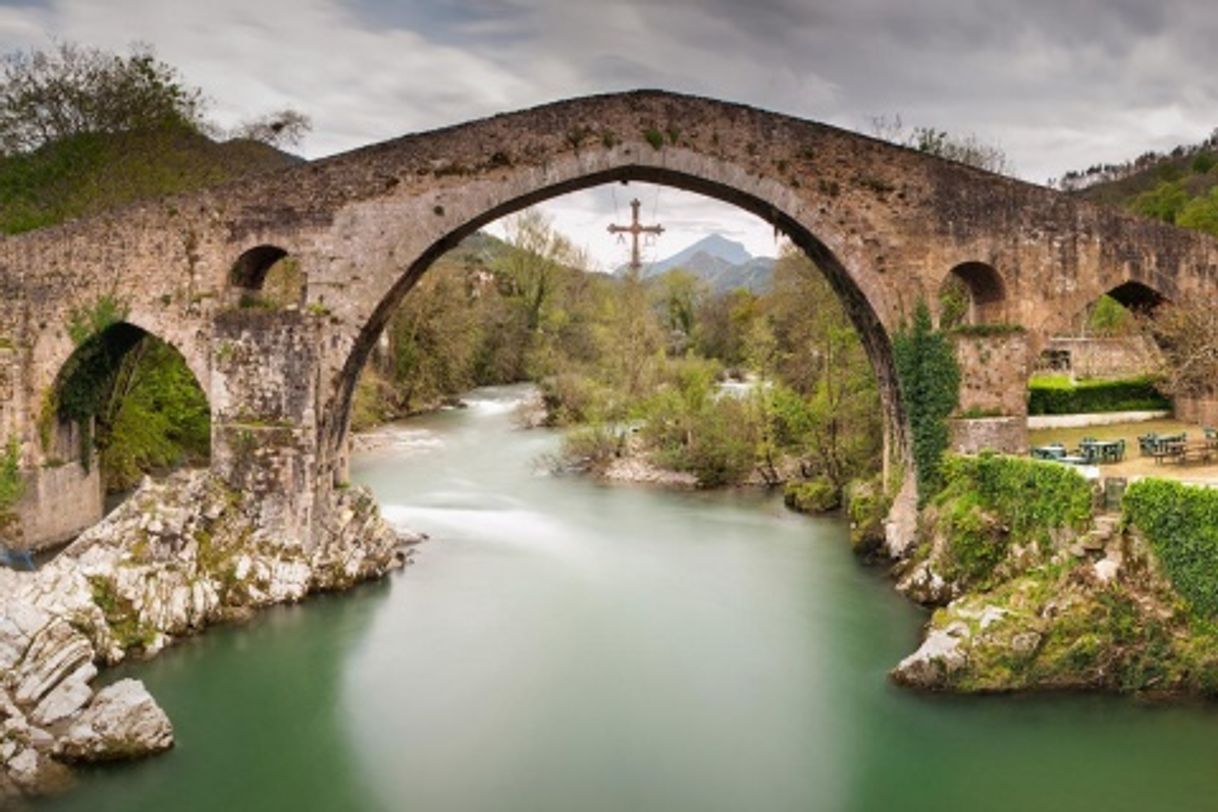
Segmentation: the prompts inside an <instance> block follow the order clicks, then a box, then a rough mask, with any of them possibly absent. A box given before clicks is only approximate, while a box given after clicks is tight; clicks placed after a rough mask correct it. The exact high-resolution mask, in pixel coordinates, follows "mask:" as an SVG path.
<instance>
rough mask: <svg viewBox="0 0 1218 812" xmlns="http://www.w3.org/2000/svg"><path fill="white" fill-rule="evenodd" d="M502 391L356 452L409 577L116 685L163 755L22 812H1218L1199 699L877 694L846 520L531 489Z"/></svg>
mask: <svg viewBox="0 0 1218 812" xmlns="http://www.w3.org/2000/svg"><path fill="white" fill-rule="evenodd" d="M522 393H523V390H522V389H520V388H511V387H509V388H498V389H487V390H479V391H477V392H475V393H473V394H472V395H471V396H470V403H471V408H469V409H464V410H456V411H450V412H444V413H441V414H436V415H432V416H428V417H425V418H420V419H415V420H411V421H409V422H407V423H404V424H401V425H399V426H397V427H394V428H393V429H392V430H391V435H392V437H393V439H394V443H393V444H392V445H391V446H389V447H387V448H383V449H381V450H379V451H375V452H368V453H365V454H363V455H361V456H360V457H359V458H358V459H357V460H356V463H355V465H354V470H353V475H354V478H355V479H356V480H358V481H359V482H362V483H364V484H367V485H369V486H370V487H371V488H372V489H373V490H374V491H375V492H376V494H377V496H378V498H379V499H380V501H381V504H382V505H383V506H384V509H385V512H386V514H387V516H388V517H389V518H390V519H391V520H393V521H395V522H400V523H402V524H403V525H408V526H411V527H415V528H419V529H421V530H424V531H426V532H428V533H430V534H431V535H432V537H433V540H432V541H430V542H427V543H425V544H424V545H422V546H421V547H419V548H418V549H417V554H416V563H415V565H414V566H412V567H410V568H408V569H407V570H406V571H405V572H403V573H400V574H397V575H395V576H393V577H392V578H390V579H389V580H388V581H387V582H384V583H380V584H376V585H372V586H369V587H365V588H362V589H360V590H357V591H356V592H354V593H350V594H347V595H343V596H329V597H322V598H318V599H315V600H310V601H308V602H306V603H305V604H304V605H301V606H296V607H289V608H281V609H276V610H272V611H270V612H267V613H265V614H263V615H261V616H260V617H259V618H258V619H256V620H255V621H253V622H252V623H250V624H248V625H245V626H240V627H232V628H221V629H215V630H213V631H211V632H209V633H208V634H206V635H204V636H202V637H200V638H198V639H195V640H191V641H187V642H186V643H184V644H183V645H181V646H179V647H178V648H176V649H174V650H171V651H169V652H166V653H165V654H164V655H162V656H161V657H160V658H158V659H156V660H154V661H152V662H150V663H144V664H139V665H133V666H128V667H125V668H124V669H120V670H118V671H117V672H111V673H110V674H108V675H107V676H108V678H111V679H113V678H116V677H118V676H124V675H128V674H131V675H135V676H138V677H140V678H142V679H143V680H145V681H146V682H147V684H148V686H149V688H150V689H151V690H152V692H153V694H154V695H156V696H157V698H158V699H159V700H160V701H161V703H162V704H163V705H164V707H165V709H166V710H167V711H168V712H169V714H170V716H171V717H172V718H173V720H174V724H175V726H176V729H177V738H178V746H177V748H176V749H175V750H174V751H172V752H171V753H169V754H168V755H165V756H163V757H160V758H155V759H151V760H148V761H145V762H142V763H137V764H132V765H125V766H118V767H107V768H99V769H93V770H89V771H87V772H86V773H84V774H83V776H82V779H81V780H80V782H79V787H78V788H77V789H76V790H75V791H74V792H72V793H70V794H69V795H67V796H64V797H61V798H59V799H55V800H52V801H49V802H45V803H41V804H39V805H38V806H37V809H39V810H43V809H46V810H90V812H98V810H114V811H115V812H120V811H121V812H137V811H139V810H149V812H152V811H154V810H155V812H162V811H169V810H173V811H180V812H192V811H193V810H223V811H224V812H244V811H245V810H417V811H419V812H433V811H434V812H440V811H444V812H447V811H448V810H454V811H456V810H462V811H464V810H504V811H505V812H507V811H511V812H515V811H516V810H519V812H548V811H549V810H564V811H566V810H592V811H593V812H599V811H600V810H605V811H606V812H607V811H608V810H640V811H641V810H647V811H650V810H656V812H661V811H663V812H684V810H698V811H699V812H706V811H707V810H750V811H752V810H761V811H766V810H936V812H943V811H944V810H974V809H977V810H1074V809H1080V810H1083V809H1086V810H1090V809H1103V810H1212V809H1218V712H1216V708H1215V706H1213V705H1187V706H1155V705H1146V704H1140V703H1138V702H1136V701H1133V700H1128V699H1119V698H1109V697H1084V696H1073V697H1053V698H1046V697H1040V698H1009V697H1007V698H995V697H989V698H971V699H970V698H955V697H942V696H921V695H918V694H914V693H910V692H907V691H904V690H901V689H897V688H895V687H893V686H891V685H890V684H889V683H888V682H887V680H886V677H885V674H886V671H887V669H888V668H890V667H891V666H892V665H893V664H895V663H896V662H897V661H898V660H899V659H900V658H901V657H902V656H904V655H905V654H907V653H908V652H910V651H911V650H913V648H914V647H915V646H916V643H917V637H918V628H919V626H920V624H921V623H922V622H923V620H924V615H923V614H922V613H921V611H920V610H918V609H917V608H916V607H914V606H913V605H912V604H910V603H908V602H907V601H905V600H904V599H903V598H901V597H900V596H898V595H897V594H896V593H895V592H894V591H893V590H892V588H891V585H890V583H889V581H888V580H887V579H886V578H885V577H884V576H883V574H882V573H881V572H879V571H877V570H869V569H867V568H864V567H862V566H860V565H859V564H858V563H857V562H856V561H855V560H854V559H853V558H852V556H851V554H850V552H849V549H848V543H847V538H846V536H847V532H846V528H845V526H844V525H843V523H842V522H841V521H840V520H836V519H810V518H807V517H802V516H797V515H795V514H792V513H789V512H787V511H785V510H784V509H783V507H782V505H781V502H780V501H779V500H777V499H776V498H773V497H766V496H761V495H758V494H752V495H740V494H724V493H674V492H666V491H660V490H652V489H648V488H645V487H633V486H613V487H610V486H604V485H599V484H596V483H593V482H589V481H586V480H581V479H579V478H574V477H558V478H556V477H551V476H546V475H543V474H540V473H538V472H537V468H538V466H537V465H536V461H537V459H538V458H539V457H541V456H542V455H544V454H546V453H551V452H553V451H554V450H555V449H556V447H557V443H558V437H557V435H556V434H554V433H551V432H546V431H542V430H533V431H522V430H516V429H513V427H512V423H511V420H510V416H509V412H510V409H511V406H512V404H513V402H514V401H515V400H516V399H518V398H519V397H520V396H521V395H522Z"/></svg>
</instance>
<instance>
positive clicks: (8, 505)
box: [0, 437, 25, 515]
mask: <svg viewBox="0 0 1218 812" xmlns="http://www.w3.org/2000/svg"><path fill="white" fill-rule="evenodd" d="M24 494H25V477H24V476H22V474H21V444H20V443H18V442H17V438H16V437H9V438H8V441H7V442H5V444H4V448H3V449H2V450H0V515H3V514H7V513H8V512H9V511H10V510H11V509H12V508H13V507H15V506H16V504H17V502H19V501H20V500H21V497H22V496H23V495H24Z"/></svg>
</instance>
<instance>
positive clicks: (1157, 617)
mask: <svg viewBox="0 0 1218 812" xmlns="http://www.w3.org/2000/svg"><path fill="white" fill-rule="evenodd" d="M1045 466H1046V464H1041V463H1032V462H1030V461H1026V460H1012V459H1010V458H1007V459H1005V460H1004V459H1002V458H994V459H992V460H989V461H984V460H983V461H977V460H974V461H972V462H967V463H957V464H956V468H957V471H956V473H955V474H954V475H953V476H954V477H955V481H954V482H953V483H952V484H949V486H948V489H947V490H946V491H945V493H944V495H943V496H942V497H941V498H940V499H939V500H937V501H936V502H935V503H934V504H932V505H931V506H929V507H928V508H927V509H926V510H925V511H924V513H923V516H922V529H923V538H922V539H921V544H920V546H919V550H918V552H917V553H916V554H915V556H914V557H913V558H912V559H910V560H908V561H906V562H903V563H902V564H900V565H898V574H899V581H898V588H899V589H900V590H901V591H902V592H904V593H905V594H907V595H909V596H910V597H911V598H913V599H915V600H917V601H919V602H921V603H923V604H925V605H927V606H932V607H936V610H935V612H934V614H933V616H932V618H931V620H930V622H929V624H928V626H927V629H926V635H925V639H924V641H923V642H922V644H921V646H920V647H919V648H918V650H917V651H915V652H914V653H913V654H911V655H909V656H908V657H906V658H905V659H904V660H902V661H901V663H900V664H899V665H898V666H897V667H896V668H895V669H894V670H893V672H892V676H893V678H894V679H895V680H896V681H897V682H898V683H901V684H905V685H909V686H913V687H917V688H922V689H927V690H936V691H939V690H942V691H954V692H963V693H988V692H1008V691H1047V690H1100V691H1114V692H1125V693H1134V692H1136V693H1143V694H1154V695H1198V694H1203V695H1214V694H1218V633H1216V632H1215V626H1214V623H1213V621H1212V618H1210V617H1209V616H1207V614H1206V613H1205V612H1204V611H1203V607H1201V606H1199V605H1198V603H1197V602H1196V601H1190V600H1189V599H1188V596H1187V594H1186V589H1184V588H1182V585H1181V584H1180V583H1176V582H1173V579H1172V577H1171V573H1170V571H1169V570H1170V568H1169V567H1167V566H1165V563H1164V559H1163V556H1162V555H1161V554H1160V553H1161V552H1162V551H1161V550H1158V549H1156V545H1155V544H1153V543H1152V542H1151V540H1149V539H1148V538H1147V535H1146V533H1145V532H1144V530H1143V528H1141V527H1139V526H1138V525H1137V522H1136V521H1135V519H1136V518H1137V517H1135V516H1131V515H1130V514H1129V512H1128V508H1127V510H1126V512H1125V513H1124V514H1117V513H1107V514H1104V513H1100V514H1095V513H1094V512H1093V511H1092V510H1091V509H1090V498H1091V496H1090V494H1089V492H1088V488H1087V486H1086V485H1085V483H1084V482H1083V481H1082V478H1081V477H1077V475H1075V474H1074V472H1072V471H1070V470H1069V469H1066V468H1064V467H1061V466H1053V467H1045ZM966 468H970V469H971V471H968V472H965V469H966ZM1050 480H1053V481H1050ZM1072 480H1074V481H1072ZM1174 487H1176V488H1180V487H1183V486H1174ZM1003 494H1005V496H1004V495H1003ZM1177 516H1178V517H1183V514H1182V513H1181V512H1177ZM1184 521H1186V522H1188V521H1190V520H1189V519H1188V518H1187V517H1184ZM1194 527H1195V528H1196V533H1195V534H1193V535H1194V536H1195V537H1200V536H1203V535H1206V534H1207V533H1209V532H1210V531H1207V530H1206V529H1205V528H1204V527H1202V526H1201V525H1200V524H1196V525H1194ZM1192 547H1193V549H1192V550H1191V552H1189V553H1188V555H1189V556H1190V557H1191V558H1193V559H1196V558H1197V557H1198V556H1204V555H1205V553H1204V551H1203V550H1204V548H1203V545H1201V544H1197V543H1194V544H1193V545H1192ZM1191 563H1197V562H1191ZM1211 563H1212V562H1211ZM1202 569H1203V570H1210V569H1211V567H1209V566H1203V567H1202ZM1208 578H1209V579H1210V583H1209V584H1205V585H1204V588H1205V589H1206V591H1207V592H1208V591H1209V589H1210V587H1211V586H1212V585H1214V584H1218V574H1213V573H1212V572H1211V573H1210V574H1209V575H1208ZM1177 580H1178V579H1177Z"/></svg>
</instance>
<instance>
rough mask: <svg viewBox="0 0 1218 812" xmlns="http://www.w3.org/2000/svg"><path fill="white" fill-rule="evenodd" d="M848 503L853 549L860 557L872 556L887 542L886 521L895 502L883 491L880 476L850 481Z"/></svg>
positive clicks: (846, 495) (846, 498) (847, 511)
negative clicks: (885, 537)
mask: <svg viewBox="0 0 1218 812" xmlns="http://www.w3.org/2000/svg"><path fill="white" fill-rule="evenodd" d="M845 500H846V513H847V514H849V516H850V546H851V547H852V548H853V549H854V551H855V552H856V553H858V554H860V555H870V554H871V553H873V552H875V551H876V550H878V549H879V548H880V546H881V545H882V544H883V543H884V520H885V519H887V518H888V510H889V508H891V507H892V499H891V497H889V496H888V495H887V494H886V493H885V492H884V485H883V483H882V482H881V480H880V477H879V476H878V475H877V476H874V477H872V478H871V479H867V480H860V479H856V480H854V481H853V482H851V483H850V485H849V486H848V487H847V488H846V494H845Z"/></svg>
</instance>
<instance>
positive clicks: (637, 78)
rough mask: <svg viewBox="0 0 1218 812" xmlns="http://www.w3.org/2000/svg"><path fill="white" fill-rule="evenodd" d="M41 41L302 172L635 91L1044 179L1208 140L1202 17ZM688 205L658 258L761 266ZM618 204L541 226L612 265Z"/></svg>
mask: <svg viewBox="0 0 1218 812" xmlns="http://www.w3.org/2000/svg"><path fill="white" fill-rule="evenodd" d="M49 36H55V37H60V38H65V39H71V40H76V41H80V42H83V43H87V44H91V45H97V46H100V47H103V48H108V49H116V50H122V49H125V48H126V47H127V45H128V44H129V43H131V42H132V41H135V40H142V41H145V42H148V43H151V44H152V45H154V46H155V48H156V50H157V53H158V55H159V56H160V57H161V58H162V59H164V60H165V61H167V62H169V63H171V64H173V65H175V66H177V67H178V68H180V69H181V70H182V72H183V74H184V75H185V76H186V78H187V79H188V80H189V81H190V82H192V83H194V84H197V85H199V86H201V87H203V89H204V90H205V92H206V93H207V94H208V95H209V96H210V97H211V99H212V100H213V102H214V106H213V116H214V118H215V119H216V120H217V121H219V122H220V123H222V124H232V123H235V122H236V121H238V120H240V119H242V118H247V117H251V116H254V115H257V114H258V113H261V112H266V111H268V110H271V109H275V108H281V107H284V106H290V107H295V108H298V109H300V110H302V111H304V112H306V113H308V114H309V115H310V116H311V117H312V119H313V122H314V131H313V133H312V135H311V136H310V137H309V138H308V140H307V141H306V143H305V144H303V146H302V149H301V151H302V152H303V153H304V154H306V155H307V156H309V157H317V156H322V155H327V154H331V153H334V152H338V151H342V150H346V149H350V148H352V147H356V146H360V145H362V144H366V143H370V142H374V141H379V140H383V139H385V138H390V137H393V136H397V135H402V134H404V133H408V132H413V131H418V130H422V129H429V128H432V127H438V126H443V125H447V124H452V123H456V122H460V121H464V120H467V119H470V118H475V117H480V116H484V115H489V114H493V113H497V112H502V111H505V110H511V109H516V108H521V107H525V106H529V105H533V104H539V103H543V102H547V101H552V100H555V99H559V98H563V97H567V96H573V95H582V94H586V93H595V92H603V91H608V90H622V89H629V88H638V87H658V88H665V89H670V90H677V91H686V92H692V93H698V94H704V95H709V96H714V97H718V98H722V99H728V100H732V101H740V102H745V103H748V104H753V105H756V106H759V107H764V108H768V109H772V110H778V111H781V112H785V113H791V114H794V115H798V116H801V117H805V118H811V119H816V120H820V121H826V122H829V123H832V124H837V125H839V126H843V127H847V128H850V129H857V130H864V131H866V130H867V129H868V128H869V126H870V125H869V122H870V120H871V118H872V117H874V116H877V115H889V116H891V115H894V114H899V115H900V116H901V117H902V118H903V120H904V121H905V122H906V123H908V124H911V125H933V126H936V127H940V128H943V129H946V130H948V131H950V132H953V133H959V134H967V133H975V134H976V135H977V136H979V137H980V138H981V139H982V140H985V141H989V142H993V143H997V144H1000V145H1001V146H1002V147H1003V148H1004V149H1005V150H1006V152H1007V154H1008V155H1009V157H1010V158H1011V161H1012V163H1013V164H1014V166H1015V169H1016V171H1017V172H1018V173H1019V174H1020V175H1021V176H1022V177H1024V178H1026V179H1028V180H1032V181H1036V182H1044V181H1045V180H1046V179H1047V178H1049V177H1052V176H1057V175H1060V174H1061V173H1062V172H1064V171H1066V170H1068V169H1072V168H1085V167H1086V166H1087V165H1089V164H1091V163H1095V162H1099V161H1110V160H1111V161H1120V160H1124V159H1127V158H1130V157H1133V156H1136V155H1137V154H1139V153H1141V152H1143V151H1145V150H1147V149H1166V148H1170V147H1171V146H1174V145H1175V144H1177V143H1181V142H1194V141H1198V140H1200V139H1202V138H1204V137H1205V136H1206V135H1207V134H1209V132H1210V131H1211V130H1213V129H1214V128H1215V127H1216V126H1218V81H1215V80H1214V77H1215V76H1218V48H1215V47H1214V43H1215V42H1218V3H1216V2H1213V0H1115V1H1112V2H1105V1H1104V0H1019V1H1018V2H1012V0H922V1H921V2H919V0H832V2H830V1H829V0H643V1H642V2H619V3H615V2H612V1H611V0H603V1H602V2H583V1H582V0H426V1H425V0H406V1H405V2H399V1H397V0H345V1H344V0H189V1H183V0H32V1H31V2H24V1H23V0H17V1H16V2H14V0H0V46H2V47H3V50H5V51H10V50H13V49H15V48H19V47H28V46H43V45H45V44H46V43H47V41H48V37H49ZM635 194H637V195H638V196H639V197H640V199H643V200H644V203H645V206H644V214H645V215H647V216H648V217H650V216H651V214H652V212H651V211H650V210H649V208H650V207H651V204H652V198H653V197H655V194H654V189H653V188H652V187H647V186H642V185H638V184H635V185H632V186H631V187H630V188H629V189H627V190H624V191H623V190H622V189H620V188H619V189H618V190H616V198H617V200H616V202H617V204H618V212H617V214H618V216H619V217H625V216H627V215H628V213H629V208H628V205H627V203H628V199H629V197H630V196H631V195H635ZM691 201H693V198H691V197H689V196H686V195H683V194H681V193H678V192H676V191H674V190H669V189H665V190H662V191H660V193H659V195H658V206H656V210H655V215H656V216H658V217H659V218H660V219H661V220H662V221H665V222H666V223H667V224H669V225H670V228H671V230H670V232H669V233H667V234H665V235H664V236H663V237H662V238H661V241H662V242H661V244H658V245H657V246H656V247H655V248H654V250H655V251H658V253H659V254H662V255H666V254H669V253H673V252H675V251H676V250H678V249H679V248H681V247H683V245H684V244H686V243H688V242H689V241H691V237H692V238H696V236H697V234H698V233H699V232H697V231H696V230H690V226H689V225H687V224H694V223H701V222H704V221H705V222H713V223H716V224H718V225H716V226H715V228H716V229H717V230H720V231H722V232H724V233H725V234H729V235H734V236H735V237H736V238H737V239H742V240H743V241H745V242H746V244H747V245H748V246H749V248H750V249H751V250H752V251H753V252H754V253H764V252H766V251H765V246H766V244H767V243H768V245H769V246H770V250H769V251H768V252H769V253H773V249H772V246H773V237H772V234H771V233H770V232H769V230H768V228H767V227H766V226H764V225H763V224H761V223H759V222H757V221H755V220H752V218H749V217H748V216H747V215H743V214H742V213H738V212H735V211H733V210H730V209H725V208H724V207H721V206H718V205H712V204H709V203H705V204H698V205H694V204H693V202H691ZM614 202H615V201H614V195H613V194H611V193H610V192H609V191H608V190H601V191H599V192H587V193H584V194H583V195H581V196H579V197H578V198H576V199H567V200H565V201H555V202H553V203H551V205H550V206H549V209H550V211H551V212H552V213H554V214H555V215H556V217H557V218H558V219H559V220H560V221H561V222H562V223H574V222H576V221H580V222H585V225H584V226H582V229H583V230H582V231H579V232H578V233H575V234H574V235H573V236H575V237H576V239H577V241H581V242H584V243H586V244H588V245H589V247H590V248H591V249H592V250H593V253H594V254H598V255H599V256H600V257H601V258H604V257H605V256H607V254H606V252H607V251H609V250H610V248H608V247H604V246H610V247H611V246H612V245H613V241H612V240H610V239H609V238H608V236H607V235H604V236H601V233H602V232H603V231H604V225H606V224H607V223H608V220H609V219H611V218H612V217H613V216H614V214H615V212H614ZM700 227H701V226H699V228H700ZM593 240H596V241H598V242H597V243H596V244H595V245H594V244H593V242H592V241H593ZM602 243H603V244H604V245H602Z"/></svg>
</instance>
